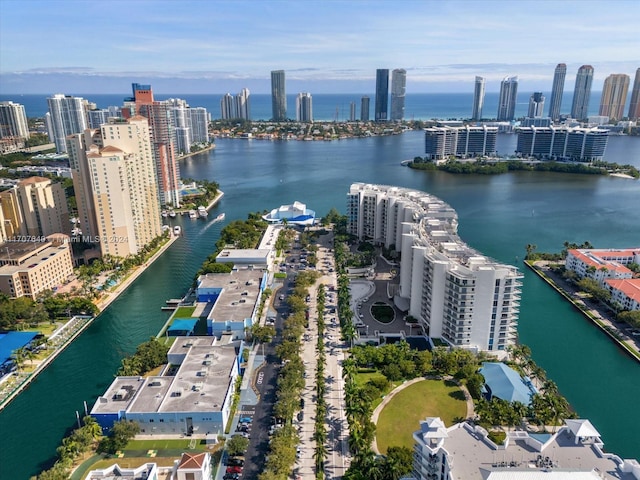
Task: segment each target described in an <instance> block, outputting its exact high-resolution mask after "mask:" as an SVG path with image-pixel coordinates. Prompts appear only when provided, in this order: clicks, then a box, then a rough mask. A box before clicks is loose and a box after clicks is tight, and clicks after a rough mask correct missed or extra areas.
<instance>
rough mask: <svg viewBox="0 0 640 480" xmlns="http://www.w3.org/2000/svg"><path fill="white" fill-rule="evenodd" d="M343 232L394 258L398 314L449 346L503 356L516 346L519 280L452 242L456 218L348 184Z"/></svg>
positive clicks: (423, 198)
mask: <svg viewBox="0 0 640 480" xmlns="http://www.w3.org/2000/svg"><path fill="white" fill-rule="evenodd" d="M347 202H348V205H347V229H348V232H349V233H350V234H352V235H355V236H357V237H358V238H359V239H360V240H368V241H371V242H373V243H374V244H376V245H383V246H384V247H386V248H392V249H395V250H396V251H397V252H399V253H400V254H401V261H400V283H399V290H398V292H397V293H396V294H395V296H394V302H395V304H396V306H397V307H398V308H400V309H401V310H403V311H407V312H408V313H409V314H410V315H412V316H413V317H415V318H417V319H418V320H419V324H420V326H421V327H422V328H423V330H424V331H425V332H426V333H427V334H428V335H429V336H431V337H433V338H440V339H442V340H444V341H446V342H447V343H449V344H450V345H452V346H454V347H460V348H468V349H471V350H475V351H496V352H497V351H503V350H506V347H507V346H509V345H513V344H515V342H516V329H517V320H518V313H519V305H520V287H521V283H520V279H521V278H522V274H521V273H520V272H519V271H518V269H517V268H516V267H513V266H511V265H505V264H502V263H500V262H497V261H495V260H493V259H490V258H488V257H486V256H484V255H482V254H481V253H480V252H478V251H477V250H474V249H472V248H471V247H469V246H468V245H466V244H465V243H464V242H463V241H462V240H461V239H460V237H459V236H458V234H457V230H458V216H457V214H456V212H455V210H454V209H453V208H451V207H450V206H449V205H448V204H446V203H445V202H443V201H442V200H440V199H439V198H437V197H434V196H433V195H429V194H427V193H425V192H420V191H417V190H411V189H407V188H399V187H392V186H386V185H371V184H364V183H354V184H352V185H351V189H350V191H349V193H348V196H347Z"/></svg>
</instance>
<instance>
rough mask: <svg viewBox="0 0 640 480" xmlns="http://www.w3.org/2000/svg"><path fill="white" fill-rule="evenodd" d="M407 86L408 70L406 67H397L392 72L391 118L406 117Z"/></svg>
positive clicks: (399, 118) (401, 118)
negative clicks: (405, 99)
mask: <svg viewBox="0 0 640 480" xmlns="http://www.w3.org/2000/svg"><path fill="white" fill-rule="evenodd" d="M406 87H407V71H406V70H405V69H404V68H396V69H395V70H393V72H391V120H403V119H404V98H405V92H406V90H407V88H406Z"/></svg>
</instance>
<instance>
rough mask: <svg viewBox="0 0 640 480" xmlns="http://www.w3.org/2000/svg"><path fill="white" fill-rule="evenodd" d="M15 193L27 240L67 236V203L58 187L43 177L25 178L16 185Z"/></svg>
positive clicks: (68, 226) (68, 231)
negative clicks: (29, 238)
mask: <svg viewBox="0 0 640 480" xmlns="http://www.w3.org/2000/svg"><path fill="white" fill-rule="evenodd" d="M15 193H16V196H17V198H18V204H19V205H20V211H21V212H22V220H23V222H24V228H23V231H24V233H25V234H26V235H27V236H29V237H46V236H48V235H51V234H53V233H64V234H66V235H70V234H71V223H69V210H68V209H67V199H66V197H65V194H64V189H63V188H62V185H61V184H60V183H52V182H51V180H50V179H48V178H43V177H29V178H27V179H25V180H22V181H21V182H19V183H18V185H17V186H16V190H15Z"/></svg>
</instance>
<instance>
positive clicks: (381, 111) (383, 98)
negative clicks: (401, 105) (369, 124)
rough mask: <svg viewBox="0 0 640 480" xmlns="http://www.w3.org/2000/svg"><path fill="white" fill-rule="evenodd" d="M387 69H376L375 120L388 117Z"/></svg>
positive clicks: (378, 120)
mask: <svg viewBox="0 0 640 480" xmlns="http://www.w3.org/2000/svg"><path fill="white" fill-rule="evenodd" d="M388 110H389V70H388V69H383V68H379V69H378V70H376V111H375V121H376V122H384V121H387V120H388V119H389V116H388Z"/></svg>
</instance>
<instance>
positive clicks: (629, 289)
mask: <svg viewBox="0 0 640 480" xmlns="http://www.w3.org/2000/svg"><path fill="white" fill-rule="evenodd" d="M631 263H635V264H640V248H627V249H623V250H614V249H611V250H607V249H602V250H596V249H574V250H569V251H568V252H567V261H566V268H567V270H571V271H573V272H575V273H577V274H578V275H579V276H580V277H588V278H592V279H594V280H595V281H597V282H598V283H599V284H600V285H601V286H602V287H604V288H606V289H608V290H609V291H610V292H611V301H612V303H614V304H618V305H619V306H620V307H621V308H622V309H623V310H640V279H634V278H633V272H632V271H631V270H630V269H629V268H628V267H627V265H629V264H631Z"/></svg>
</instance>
